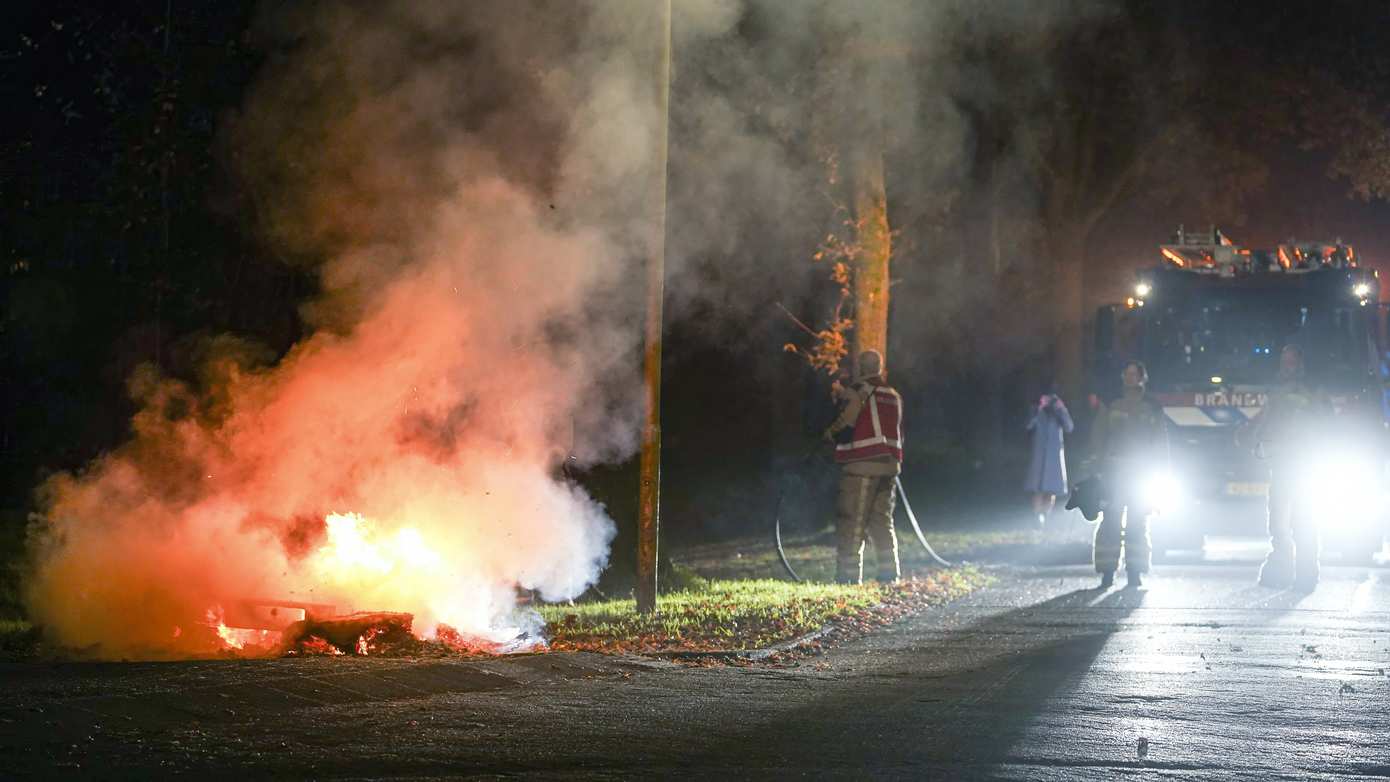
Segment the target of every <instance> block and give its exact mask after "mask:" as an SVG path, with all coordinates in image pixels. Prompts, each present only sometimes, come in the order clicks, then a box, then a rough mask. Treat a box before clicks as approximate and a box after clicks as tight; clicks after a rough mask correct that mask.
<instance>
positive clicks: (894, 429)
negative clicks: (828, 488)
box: [835, 385, 903, 464]
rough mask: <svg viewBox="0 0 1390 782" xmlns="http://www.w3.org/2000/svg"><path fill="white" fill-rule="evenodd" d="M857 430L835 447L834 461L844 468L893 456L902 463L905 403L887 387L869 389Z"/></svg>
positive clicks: (856, 420) (861, 408)
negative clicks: (845, 464)
mask: <svg viewBox="0 0 1390 782" xmlns="http://www.w3.org/2000/svg"><path fill="white" fill-rule="evenodd" d="M867 391H868V393H867V395H866V396H864V397H862V398H863V400H864V401H863V403H862V405H861V406H860V408H859V415H858V417H856V418H855V421H854V429H853V432H852V434H851V436H850V437H849V438H848V440H847V441H842V442H840V443H839V444H838V445H836V446H835V461H837V462H839V463H841V464H844V463H846V462H857V461H862V460H864V459H876V458H880V457H884V456H891V457H893V458H894V459H895V460H897V461H898V462H901V461H902V460H903V431H902V419H903V415H902V409H903V399H902V397H901V396H899V395H898V392H897V391H894V390H893V389H892V388H889V387H888V386H878V385H869V386H868V389H867Z"/></svg>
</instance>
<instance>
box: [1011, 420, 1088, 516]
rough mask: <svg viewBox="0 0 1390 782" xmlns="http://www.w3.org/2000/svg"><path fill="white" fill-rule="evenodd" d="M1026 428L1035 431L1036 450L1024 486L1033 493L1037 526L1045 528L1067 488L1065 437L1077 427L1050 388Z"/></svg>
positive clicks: (1030, 460)
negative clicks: (1054, 507) (1059, 497)
mask: <svg viewBox="0 0 1390 782" xmlns="http://www.w3.org/2000/svg"><path fill="white" fill-rule="evenodd" d="M1026 428H1027V430H1028V431H1030V432H1032V433H1033V454H1032V457H1031V458H1030V459H1029V461H1028V474H1027V476H1026V477H1025V478H1024V481H1023V490H1024V491H1026V492H1030V493H1031V494H1032V495H1033V513H1034V515H1036V516H1037V519H1038V527H1040V528H1043V527H1046V526H1047V517H1048V514H1050V513H1052V508H1053V506H1054V505H1056V503H1057V495H1058V494H1065V493H1066V492H1067V457H1066V447H1065V440H1066V436H1067V435H1069V434H1071V432H1072V429H1074V428H1075V427H1074V425H1073V424H1072V420H1071V413H1069V412H1067V406H1066V405H1065V404H1063V403H1062V398H1061V397H1059V396H1057V394H1055V393H1052V392H1049V393H1046V394H1043V395H1042V396H1041V397H1039V398H1038V404H1037V407H1035V408H1034V409H1033V415H1032V417H1031V418H1030V419H1029V420H1028V426H1027V427H1026Z"/></svg>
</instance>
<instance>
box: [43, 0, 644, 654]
mask: <svg viewBox="0 0 1390 782" xmlns="http://www.w3.org/2000/svg"><path fill="white" fill-rule="evenodd" d="M597 8H599V9H604V8H616V6H614V5H612V4H600V5H599V6H598V7H597ZM625 10H626V11H628V12H630V13H633V15H634V18H636V19H637V20H638V22H640V24H639V23H634V22H626V21H624V22H623V23H622V24H618V23H617V22H616V21H615V20H614V19H610V18H607V17H605V16H604V14H603V13H601V12H598V13H588V12H584V13H581V12H580V9H578V8H576V9H575V10H573V11H571V12H570V13H567V14H551V18H549V19H548V20H547V19H546V18H545V17H544V16H543V15H540V14H536V15H533V16H531V17H530V18H522V17H517V16H515V15H506V16H504V15H501V14H500V12H497V11H488V10H486V9H484V8H477V9H475V8H474V7H472V6H470V7H469V8H467V9H462V8H460V9H454V10H440V9H435V8H431V7H428V6H426V5H425V4H403V3H397V4H385V5H380V6H372V7H370V9H369V8H368V7H367V6H365V5H362V6H355V7H352V6H325V7H323V8H322V9H318V10H314V11H311V12H307V13H306V15H305V16H304V17H303V18H301V19H298V20H286V19H283V18H280V19H275V20H270V19H267V21H268V22H269V21H275V22H276V23H284V22H286V21H290V22H291V23H292V24H291V27H290V28H289V29H284V28H281V29H279V30H276V31H275V32H276V33H277V35H272V36H271V43H272V44H275V43H277V42H278V43H282V45H281V46H280V47H279V48H276V49H274V51H275V55H274V56H273V57H272V58H271V62H270V64H269V65H268V66H267V72H266V75H265V77H264V79H263V80H262V81H261V83H260V86H259V87H258V88H256V89H255V90H253V92H252V95H251V97H250V99H249V102H248V105H247V108H246V111H245V112H244V114H243V115H242V116H241V117H240V118H238V119H237V121H236V122H235V123H233V124H232V125H231V128H232V131H231V136H230V137H231V139H232V141H231V144H230V148H231V149H232V151H233V155H234V156H235V159H236V160H237V165H238V167H239V170H240V172H241V174H242V177H243V181H244V182H245V184H246V190H247V191H248V192H249V193H251V194H252V196H253V197H254V198H255V199H257V200H256V202H255V206H256V207H257V210H258V213H259V214H260V215H261V216H262V219H263V222H264V224H265V226H266V227H267V229H268V233H269V234H270V238H271V240H272V241H273V242H274V243H275V244H276V245H277V246H278V247H280V248H282V249H284V250H286V251H287V252H289V253H293V254H294V255H295V257H302V258H305V259H307V260H308V262H319V263H321V271H320V277H321V280H322V289H323V292H322V295H321V296H320V297H319V298H318V299H316V300H315V301H314V302H313V303H312V304H311V305H310V306H309V307H308V308H307V309H306V311H305V314H306V317H307V319H308V320H309V321H310V323H311V324H312V325H315V326H317V327H318V329H319V330H318V331H317V332H315V333H313V334H312V335H311V336H309V337H308V338H306V339H305V340H303V341H302V342H301V343H300V344H298V345H296V346H295V347H294V348H293V349H292V350H291V351H290V352H289V353H288V355H286V356H285V357H284V358H283V359H282V360H281V361H280V362H279V363H278V364H276V365H275V366H273V367H263V368H258V367H251V366H240V365H238V364H237V363H236V362H235V361H234V360H233V359H232V358H231V357H230V355H231V353H233V351H225V350H224V351H222V352H221V353H220V354H219V357H215V358H214V359H213V361H212V362H210V365H209V367H208V368H207V369H206V371H205V372H204V373H203V374H204V377H205V382H204V383H202V384H200V385H198V386H193V385H189V384H185V383H180V382H177V381H174V380H171V379H167V378H160V377H158V376H156V375H155V374H154V373H153V372H150V371H146V372H143V373H141V374H140V375H139V376H138V377H137V378H135V379H134V380H133V381H132V390H133V392H134V393H135V394H136V396H137V398H138V400H139V401H140V402H141V403H142V404H143V410H142V411H141V412H140V413H139V415H138V416H137V417H136V419H135V422H134V430H135V431H134V437H133V439H132V440H131V441H130V442H129V443H128V444H127V445H125V446H124V447H122V448H120V449H119V450H117V451H115V452H114V453H112V454H110V455H108V456H106V457H104V458H102V459H101V460H99V461H98V462H96V463H95V464H93V465H91V466H90V467H89V469H88V470H86V471H85V472H84V473H83V474H81V475H77V476H71V475H68V476H61V477H59V478H57V479H55V480H54V481H52V482H50V484H49V485H48V486H47V487H45V490H44V494H45V500H46V524H45V525H44V527H43V529H41V530H40V534H39V546H38V551H37V554H38V556H37V561H38V567H37V569H36V570H37V572H36V577H35V579H34V581H33V585H32V589H31V595H30V605H31V610H32V613H33V615H34V617H35V618H36V619H37V620H38V621H39V622H40V623H42V625H43V626H44V627H45V628H46V629H47V631H49V632H50V633H51V634H52V635H53V637H54V638H55V639H56V640H57V641H59V642H61V643H63V644H65V645H67V646H72V647H88V646H92V645H98V646H97V648H96V649H95V652H96V653H97V654H101V655H105V656H116V655H163V654H185V653H198V652H202V651H207V650H208V649H207V648H206V646H205V644H206V643H207V642H208V640H209V636H208V634H207V633H206V632H200V631H199V628H198V627H197V625H199V624H200V623H205V622H206V620H205V617H206V616H207V615H208V611H209V610H210V608H214V607H217V606H220V605H222V604H224V603H227V602H229V601H235V600H238V599H244V598H273V599H281V600H285V599H288V600H296V601H302V602H312V603H320V604H329V605H334V606H336V607H337V608H338V609H339V610H340V611H343V610H349V609H353V608H357V609H385V610H394V611H410V612H413V613H415V614H416V630H417V632H429V631H430V630H431V629H432V628H433V627H434V625H435V624H436V623H437V622H447V623H448V624H450V625H452V626H453V627H455V628H457V629H459V630H460V631H463V632H464V633H467V634H472V635H476V636H482V637H487V638H494V639H497V640H504V639H505V638H506V637H507V636H508V634H515V626H516V623H517V622H518V621H522V619H521V618H518V617H517V616H515V615H514V614H515V610H516V609H515V605H516V592H515V590H516V588H517V587H520V588H524V589H536V590H539V591H540V593H541V595H542V596H543V597H545V598H548V599H563V598H568V597H573V596H576V595H578V594H579V593H580V592H582V591H583V590H584V589H585V588H586V587H587V586H588V585H589V584H591V583H592V582H593V581H594V580H595V579H596V578H597V575H598V573H599V570H600V569H601V568H602V566H603V565H604V564H605V562H606V558H607V548H608V542H609V540H610V539H611V537H612V534H613V525H612V522H611V521H610V520H609V519H608V518H607V517H606V516H605V514H604V512H603V510H602V509H601V508H600V507H598V506H597V505H596V504H595V503H594V502H593V501H592V500H590V499H589V498H588V497H587V496H585V495H584V493H583V492H582V491H580V490H579V489H577V488H574V487H571V486H569V485H568V484H566V483H564V482H562V481H558V480H557V479H556V478H555V473H556V467H557V466H558V463H559V460H560V459H562V458H564V456H565V455H566V454H567V453H570V452H574V453H575V454H576V455H577V457H578V458H579V459H580V460H581V461H583V462H593V461H596V460H601V459H612V458H617V457H621V456H623V455H625V454H626V453H628V452H630V451H631V448H632V446H633V442H634V434H633V433H634V423H635V421H636V420H637V415H636V413H637V412H638V407H637V406H636V403H635V399H636V397H635V394H634V390H635V389H634V388H633V382H632V381H633V380H634V379H635V374H634V368H635V366H636V362H635V361H634V359H635V356H636V351H635V347H636V343H635V342H634V338H635V335H636V334H638V333H639V332H638V331H637V330H636V329H635V328H634V327H633V324H634V322H635V317H634V316H635V315H637V314H639V313H640V310H638V309H636V308H635V307H634V306H633V304H634V302H635V301H640V299H636V298H635V294H638V293H640V291H635V290H634V291H631V292H628V290H627V289H628V288H630V287H631V286H630V284H629V283H630V280H629V279H627V278H625V277H624V272H625V271H626V270H628V269H629V268H630V265H631V264H632V263H633V262H640V260H641V255H642V253H643V252H644V251H645V249H646V242H648V241H649V240H650V236H648V235H647V234H645V233H643V231H642V230H641V227H642V226H643V225H645V224H649V223H650V213H649V212H645V211H643V209H642V208H641V206H642V205H641V204H640V202H638V201H637V200H635V199H634V198H632V197H629V196H625V193H626V192H627V190H630V189H633V188H632V183H633V182H639V183H640V181H641V178H642V177H645V176H650V168H651V160H650V156H649V155H647V154H646V152H645V150H646V149H649V148H651V146H652V144H651V143H650V141H649V137H650V134H651V132H652V131H651V128H652V126H653V121H654V119H653V118H654V111H655V107H656V101H655V100H654V93H653V90H654V88H655V85H654V84H649V83H644V82H643V81H642V80H641V79H638V78H635V77H634V76H633V74H636V73H641V72H643V69H642V68H641V67H639V66H640V65H641V63H640V62H638V63H637V64H636V65H634V64H633V62H632V61H631V58H633V57H637V58H640V57H643V56H651V55H652V54H654V52H655V49H654V45H653V44H654V42H655V40H654V38H651V33H652V29H651V28H653V25H652V21H654V20H650V21H643V19H644V17H647V18H649V17H651V14H650V13H646V14H643V13H641V11H642V7H641V6H640V5H635V4H634V5H630V6H628V7H626V9H625ZM562 16H567V17H568V18H560V17H562ZM567 25H570V26H568V27H567ZM573 25H579V29H575V28H574V27H573ZM584 25H594V26H595V27H593V28H591V29H589V30H588V31H587V32H586V31H585V29H584ZM523 31H526V36H525V41H524V42H523V40H522V39H521V38H519V37H513V36H521V34H522V32H523ZM280 33H283V34H284V38H280V37H279V35H278V34H280ZM629 33H631V34H633V35H637V34H641V35H644V36H648V38H651V41H652V42H651V43H648V44H646V45H645V46H637V45H632V42H631V41H628V40H626V36H627V35H628V34H629ZM595 37H597V39H596V38H595ZM600 54H602V55H603V56H599V55H600ZM533 58H534V59H533ZM586 58H587V59H586ZM648 70H649V69H648ZM637 189H638V190H640V188H637ZM330 514H360V520H361V522H362V524H363V525H364V528H363V531H362V534H363V535H364V536H366V537H365V538H364V540H365V541H366V542H362V541H358V542H354V544H353V545H357V546H366V545H370V546H374V547H375V549H374V551H367V552H359V553H358V554H350V553H349V554H343V553H342V552H341V551H340V552H339V554H338V555H335V556H328V557H325V555H324V554H323V552H324V551H325V550H326V549H333V548H335V547H337V548H340V549H341V545H340V543H341V541H337V540H336V539H335V538H333V536H332V534H331V533H332V532H333V530H330V528H329V527H328V526H327V524H326V521H325V520H326V519H327V518H328V517H329V515H330ZM334 518H335V519H341V518H344V516H335V517H334ZM349 518H358V517H355V516H354V517H349Z"/></svg>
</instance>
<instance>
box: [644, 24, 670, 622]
mask: <svg viewBox="0 0 1390 782" xmlns="http://www.w3.org/2000/svg"><path fill="white" fill-rule="evenodd" d="M660 34H661V36H662V41H661V58H660V65H659V67H658V71H657V78H658V79H659V80H660V81H659V83H658V85H657V96H658V99H657V102H658V107H657V110H658V112H659V114H658V119H657V147H656V149H657V155H656V160H654V161H653V164H654V165H655V167H656V171H655V175H654V176H653V177H652V203H653V204H656V206H657V208H656V214H655V216H654V219H653V224H652V238H651V245H650V247H651V255H650V257H649V258H648V259H647V324H646V351H645V355H644V356H643V361H642V364H643V366H642V376H643V379H644V380H645V385H646V392H647V393H646V421H645V423H644V425H643V427H642V466H641V469H642V475H641V486H640V488H639V491H638V502H637V589H636V596H637V611H638V612H639V613H643V614H651V613H655V612H656V563H657V539H658V537H659V534H660V530H661V320H662V299H663V294H664V291H665V265H666V263H665V262H666V257H665V256H666V142H667V138H666V134H667V130H666V125H667V111H668V104H669V101H670V91H671V2H670V0H666V2H665V3H663V4H662V9H661V30H660Z"/></svg>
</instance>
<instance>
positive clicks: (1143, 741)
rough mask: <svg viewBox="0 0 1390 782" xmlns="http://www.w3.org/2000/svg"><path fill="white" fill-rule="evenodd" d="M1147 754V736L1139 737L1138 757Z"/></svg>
mask: <svg viewBox="0 0 1390 782" xmlns="http://www.w3.org/2000/svg"><path fill="white" fill-rule="evenodd" d="M1148 754H1149V739H1148V737H1147V736H1140V737H1139V757H1140V758H1143V757H1146V756H1147V755H1148Z"/></svg>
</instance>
